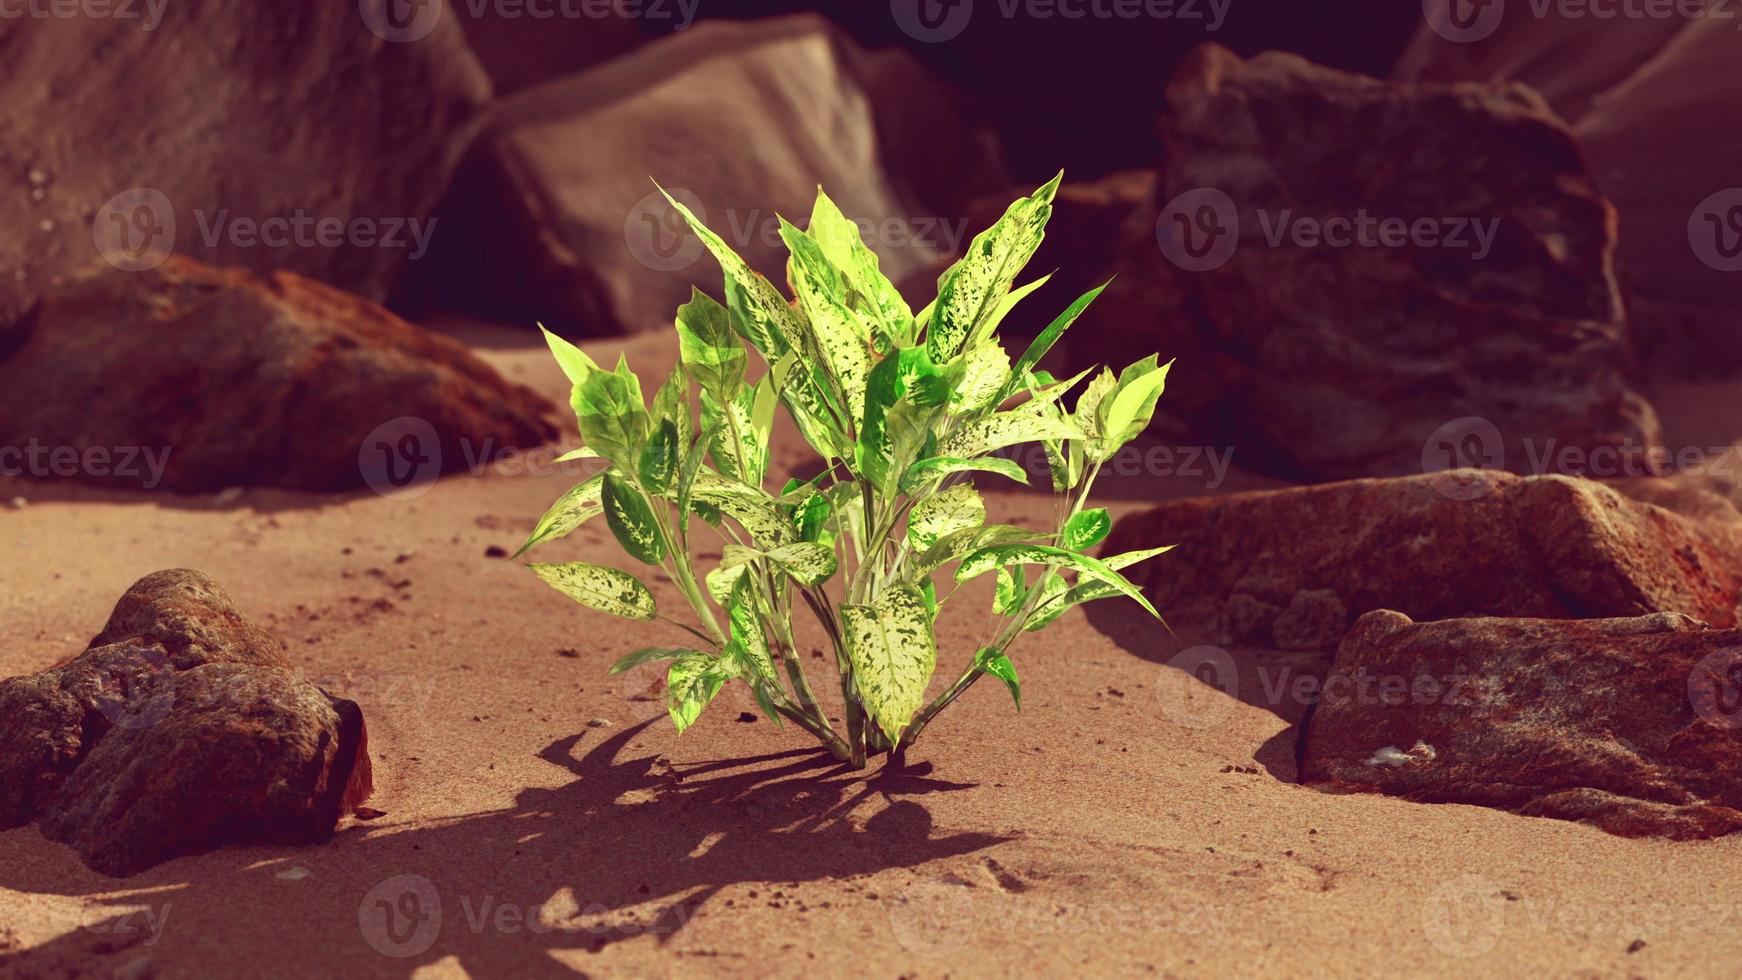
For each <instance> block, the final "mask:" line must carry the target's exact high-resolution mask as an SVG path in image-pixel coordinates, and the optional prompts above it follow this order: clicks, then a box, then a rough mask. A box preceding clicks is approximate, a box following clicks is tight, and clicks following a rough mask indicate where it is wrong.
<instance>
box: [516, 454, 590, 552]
mask: <svg viewBox="0 0 1742 980" xmlns="http://www.w3.org/2000/svg"><path fill="white" fill-rule="evenodd" d="M604 492H605V474H603V473H598V474H595V475H593V476H590V477H588V478H587V479H585V480H582V481H581V482H580V483H577V484H575V485H574V486H572V487H570V488H569V492H568V493H565V494H563V495H562V496H561V497H558V498H557V501H556V503H554V504H551V505H550V509H549V510H547V511H545V512H544V516H543V517H541V518H539V519H538V524H537V525H536V526H534V527H533V529H532V533H531V534H529V535H527V537H526V543H524V544H522V545H521V546H520V550H519V551H516V552H515V553H514V557H515V558H519V557H520V556H521V555H524V554H526V553H527V552H528V551H529V550H531V549H532V548H534V547H536V546H538V545H541V544H543V543H545V542H546V541H554V540H556V539H557V538H560V537H562V536H563V535H565V534H568V533H569V532H570V531H573V530H574V529H575V528H577V527H580V526H581V525H582V524H585V523H586V522H587V521H589V520H592V519H593V518H594V517H597V516H598V515H600V514H602V513H604V511H605V507H604V505H603V504H602V503H601V502H600V500H601V498H602V496H603V494H604Z"/></svg>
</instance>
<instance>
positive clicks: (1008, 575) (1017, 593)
mask: <svg viewBox="0 0 1742 980" xmlns="http://www.w3.org/2000/svg"><path fill="white" fill-rule="evenodd" d="M1027 599H1028V584H1027V583H1026V582H1024V581H1023V580H1022V569H1021V567H1019V566H1015V565H1006V566H1005V567H1003V568H1000V569H998V581H997V586H996V588H995V589H994V590H993V593H992V611H993V612H994V613H997V614H998V615H1000V616H1014V615H1016V614H1017V613H1018V612H1020V611H1021V610H1022V603H1023V602H1024V601H1026V600H1027Z"/></svg>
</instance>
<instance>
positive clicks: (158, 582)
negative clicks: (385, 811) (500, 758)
mask: <svg viewBox="0 0 1742 980" xmlns="http://www.w3.org/2000/svg"><path fill="white" fill-rule="evenodd" d="M370 792H371V765H370V760H369V754H368V734H367V730H366V728H365V726H364V722H363V715H362V712H361V709H359V708H358V707H357V705H356V704H354V703H352V702H350V701H346V700H343V699H340V698H334V697H332V696H330V695H328V694H326V693H325V692H323V691H321V690H320V689H319V688H317V687H315V686H314V685H312V684H310V683H308V682H307V681H304V680H302V679H301V678H299V677H297V676H296V674H295V673H294V672H292V671H291V669H290V665H289V661H288V659H287V658H286V656H285V651H284V645H283V644H282V643H280V642H279V641H277V640H276V639H274V638H272V637H271V636H269V635H267V634H266V633H264V632H262V631H261V630H259V629H258V628H257V627H255V626H254V625H253V624H251V623H249V622H248V620H246V619H245V618H244V617H243V616H242V615H241V614H240V613H239V612H237V611H236V609H235V606H234V605H233V604H232V603H231V601H230V598H229V596H228V595H227V594H226V593H225V592H224V590H223V588H222V587H220V586H219V585H218V584H217V583H216V582H214V581H212V580H211V579H210V578H208V577H207V576H205V575H202V574H201V573H199V572H194V571H188V570H181V569H178V570H172V571H163V572H157V573H154V574H152V575H148V576H146V577H145V578H143V579H140V580H139V581H138V582H137V583H135V584H134V585H133V587H132V588H130V589H128V591H127V592H126V594H124V595H123V596H122V597H121V600H120V601H119V602H118V603H117V604H116V607H115V611H114V612H113V614H111V616H110V618H109V622H108V624H107V625H106V626H105V627H104V628H103V631H102V632H101V633H99V634H98V635H97V636H96V637H95V638H94V639H93V640H92V641H91V644H90V646H88V647H87V648H86V650H85V651H84V652H83V653H81V654H79V655H78V656H76V657H74V658H72V659H71V660H69V661H67V662H66V663H64V664H62V665H60V666H57V667H54V668H52V669H50V670H47V671H44V672H42V673H40V674H35V675H31V676H28V677H17V678H13V679H11V680H8V681H4V682H0V828H7V829H9V828H12V827H16V826H21V825H23V824H26V823H29V822H31V821H33V820H40V821H41V824H42V830H43V833H44V834H45V835H47V836H48V837H50V838H52V839H54V840H58V841H62V842H64V843H67V844H69V845H71V846H72V847H74V848H75V849H76V850H77V851H78V852H79V854H80V855H81V857H83V858H84V860H85V862H86V863H87V864H89V865H90V866H91V867H92V868H94V869H96V870H98V871H101V872H103V873H105V874H110V875H117V876H121V875H129V874H133V873H135V872H138V871H142V870H144V869H145V868H148V867H151V866H153V865H155V864H158V863H161V862H163V861H166V860H169V859H171V858H174V857H178V856H181V855H184V854H194V853H200V852H203V851H207V850H211V849H213V848H216V847H219V846H222V845H225V844H233V843H265V844H301V843H313V842H319V841H324V840H325V839H327V838H328V837H329V836H330V835H331V834H332V831H333V827H334V826H335V824H336V823H337V822H338V820H339V818H340V817H341V816H343V815H344V814H345V813H348V812H350V810H351V809H353V808H354V807H356V806H357V805H358V804H360V803H362V802H363V801H364V800H365V799H367V798H368V796H369V794H370Z"/></svg>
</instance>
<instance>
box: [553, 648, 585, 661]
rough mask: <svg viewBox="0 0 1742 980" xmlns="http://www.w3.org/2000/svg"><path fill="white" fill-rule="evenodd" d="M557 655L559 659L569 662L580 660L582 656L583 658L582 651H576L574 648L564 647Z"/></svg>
mask: <svg viewBox="0 0 1742 980" xmlns="http://www.w3.org/2000/svg"><path fill="white" fill-rule="evenodd" d="M556 655H557V656H559V657H564V658H567V659H569V660H579V659H580V656H581V651H579V650H576V649H574V648H572V647H563V648H562V649H561V650H558V651H557V652H556Z"/></svg>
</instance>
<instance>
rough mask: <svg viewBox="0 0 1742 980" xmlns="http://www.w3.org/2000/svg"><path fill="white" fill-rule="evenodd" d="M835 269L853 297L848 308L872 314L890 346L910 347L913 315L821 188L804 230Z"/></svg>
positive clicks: (874, 256) (854, 227) (856, 231)
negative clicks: (851, 288) (843, 274)
mask: <svg viewBox="0 0 1742 980" xmlns="http://www.w3.org/2000/svg"><path fill="white" fill-rule="evenodd" d="M805 230H806V232H807V233H808V234H809V235H810V237H811V238H812V240H814V241H815V242H816V243H817V244H818V245H819V246H821V247H822V250H823V254H824V255H827V256H828V258H829V261H830V262H833V263H834V265H835V267H836V268H838V269H840V270H841V271H842V272H844V273H846V275H847V279H848V281H849V282H850V283H851V284H852V287H853V293H852V294H851V295H850V296H849V299H848V304H849V305H850V306H852V307H854V308H855V309H860V310H862V311H863V312H865V313H867V314H872V313H874V314H875V316H874V321H873V322H874V323H875V325H876V326H877V328H878V330H879V331H880V332H881V333H882V334H883V335H884V337H885V338H886V339H887V340H888V341H889V343H890V344H892V345H894V346H910V345H911V344H912V343H913V338H914V329H913V312H912V311H911V310H910V309H909V308H908V306H907V301H906V300H904V299H902V298H901V291H900V290H898V289H896V288H895V284H894V283H892V282H890V281H889V277H888V276H885V275H884V274H883V272H882V271H881V270H880V269H879V268H878V261H877V253H875V252H873V251H871V249H869V248H867V247H866V246H865V242H864V241H863V239H861V238H860V236H859V226H858V225H857V224H854V223H853V222H852V221H850V220H848V218H847V216H846V215H844V214H842V213H841V209H840V208H838V207H836V206H835V202H834V201H831V200H829V197H828V195H827V194H824V193H823V189H822V188H821V187H819V188H817V201H816V205H815V206H814V207H813V208H811V218H810V224H809V226H808V227H807V228H806V229H805Z"/></svg>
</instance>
